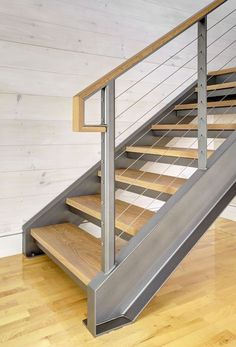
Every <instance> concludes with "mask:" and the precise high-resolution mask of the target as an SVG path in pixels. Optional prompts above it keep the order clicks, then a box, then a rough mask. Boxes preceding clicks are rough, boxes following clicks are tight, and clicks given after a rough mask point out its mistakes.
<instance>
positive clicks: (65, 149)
mask: <svg viewBox="0 0 236 347" xmlns="http://www.w3.org/2000/svg"><path fill="white" fill-rule="evenodd" d="M88 153H89V155H88ZM0 157H1V169H0V170H1V171H0V172H7V171H20V170H23V171H24V170H35V169H36V170H45V169H58V168H59V169H66V168H81V167H85V166H91V165H93V164H94V163H96V162H97V161H98V160H99V158H100V148H99V147H98V146H97V145H89V144H87V145H62V146H60V145H50V146H47V145H45V146H0Z"/></svg>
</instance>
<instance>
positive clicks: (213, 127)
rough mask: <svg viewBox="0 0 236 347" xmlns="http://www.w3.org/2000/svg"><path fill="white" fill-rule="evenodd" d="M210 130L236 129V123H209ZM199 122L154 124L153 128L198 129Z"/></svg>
mask: <svg viewBox="0 0 236 347" xmlns="http://www.w3.org/2000/svg"><path fill="white" fill-rule="evenodd" d="M207 128H208V130H236V123H233V124H215V123H214V124H207ZM197 129H198V124H194V123H188V124H154V125H152V130H197Z"/></svg>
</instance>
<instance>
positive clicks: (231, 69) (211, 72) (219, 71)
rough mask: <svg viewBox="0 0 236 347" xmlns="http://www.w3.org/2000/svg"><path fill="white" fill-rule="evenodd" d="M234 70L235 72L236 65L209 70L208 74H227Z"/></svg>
mask: <svg viewBox="0 0 236 347" xmlns="http://www.w3.org/2000/svg"><path fill="white" fill-rule="evenodd" d="M235 72H236V67H229V68H227V69H221V70H214V71H209V72H208V75H209V76H220V75H227V74H231V73H235Z"/></svg>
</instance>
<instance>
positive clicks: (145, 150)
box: [126, 146, 214, 159]
mask: <svg viewBox="0 0 236 347" xmlns="http://www.w3.org/2000/svg"><path fill="white" fill-rule="evenodd" d="M126 151H127V152H131V153H142V154H154V155H161V156H167V157H181V158H189V159H197V158H198V150H197V149H192V148H177V147H151V146H128V147H126ZM213 152H214V151H212V150H208V151H207V153H208V157H209V156H210V155H211V154H212V153H213Z"/></svg>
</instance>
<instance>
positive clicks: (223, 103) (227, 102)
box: [175, 100, 236, 110]
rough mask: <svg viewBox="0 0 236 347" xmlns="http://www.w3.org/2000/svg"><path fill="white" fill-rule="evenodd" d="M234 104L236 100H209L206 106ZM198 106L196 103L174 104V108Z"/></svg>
mask: <svg viewBox="0 0 236 347" xmlns="http://www.w3.org/2000/svg"><path fill="white" fill-rule="evenodd" d="M231 106H236V100H224V101H210V102H208V103H207V107H209V108H210V107H231ZM196 108H198V104H197V103H194V104H180V105H176V106H175V110H191V109H196Z"/></svg>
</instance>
